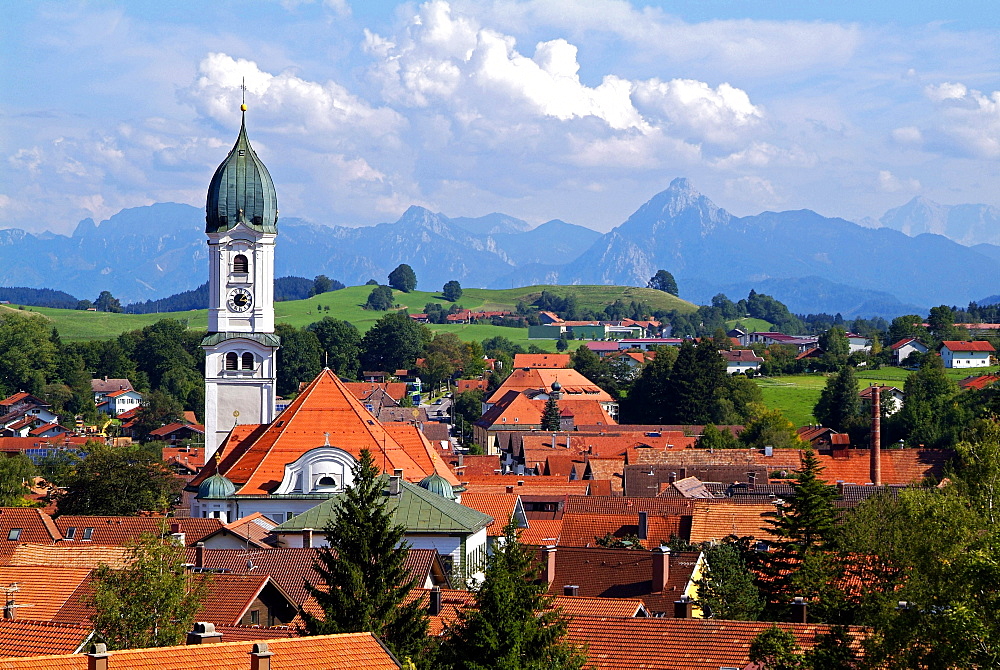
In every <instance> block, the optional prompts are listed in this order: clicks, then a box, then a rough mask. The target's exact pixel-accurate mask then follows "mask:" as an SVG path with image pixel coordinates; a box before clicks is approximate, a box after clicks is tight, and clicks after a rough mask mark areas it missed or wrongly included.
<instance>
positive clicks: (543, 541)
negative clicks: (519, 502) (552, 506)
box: [519, 518, 562, 547]
mask: <svg viewBox="0 0 1000 670" xmlns="http://www.w3.org/2000/svg"><path fill="white" fill-rule="evenodd" d="M561 534H562V518H559V519H528V527H527V528H522V529H521V535H520V536H519V539H520V540H521V544H530V545H533V546H539V547H547V546H548V545H550V544H551V545H556V544H559V536H560V535H561Z"/></svg>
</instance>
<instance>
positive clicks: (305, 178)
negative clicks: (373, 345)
mask: <svg viewBox="0 0 1000 670" xmlns="http://www.w3.org/2000/svg"><path fill="white" fill-rule="evenodd" d="M243 77H245V78H246V81H247V88H248V94H247V104H248V106H249V108H250V111H249V112H248V116H247V124H248V129H249V133H250V138H251V142H253V144H254V146H255V147H256V148H257V151H258V154H259V155H260V156H261V158H262V159H263V160H264V162H265V163H266V164H267V166H268V168H269V169H270V171H271V174H272V177H273V178H274V181H275V184H276V185H277V188H278V200H279V206H280V210H281V213H282V215H283V216H299V217H303V218H307V219H310V220H312V221H315V222H317V223H326V224H342V225H363V224H372V223H378V222H382V221H394V220H395V219H396V218H398V216H399V215H400V214H401V213H402V212H403V211H404V210H405V209H406V207H408V206H409V205H411V204H418V205H423V206H425V207H428V208H430V209H433V210H435V211H441V212H444V213H445V214H448V215H450V216H476V215H482V214H486V213H489V212H493V211H500V212H504V213H507V214H510V215H512V216H517V217H520V218H523V219H525V220H527V221H529V222H531V223H541V222H543V221H547V220H549V219H553V218H560V219H563V220H566V221H570V222H573V223H579V224H582V225H587V226H590V227H592V228H596V229H598V230H607V229H609V228H611V227H612V226H614V225H617V224H618V223H621V221H623V220H624V219H625V218H626V217H627V216H628V215H629V214H630V213H631V212H633V211H634V210H635V209H637V208H638V207H639V206H640V205H641V204H642V203H643V202H645V201H646V200H648V199H649V198H650V197H651V196H652V195H654V194H655V193H657V192H659V191H660V190H662V189H664V188H666V186H667V184H669V182H670V180H671V179H673V178H674V177H677V176H686V177H688V178H690V179H691V181H692V183H693V185H694V186H695V187H696V188H698V189H699V190H700V191H702V192H703V193H704V194H706V195H707V196H709V197H710V198H711V199H712V200H714V201H715V202H716V203H717V204H719V205H720V206H722V207H725V208H726V209H729V210H730V211H732V212H733V213H735V214H738V215H744V214H753V213H757V212H760V211H763V210H769V209H770V210H783V209H800V208H809V209H814V210H816V211H818V212H820V213H822V214H824V215H828V216H842V217H844V218H848V219H855V220H856V219H860V218H862V217H876V218H877V217H878V216H880V215H881V214H882V213H883V212H884V211H885V210H886V209H888V208H890V207H895V206H898V205H901V204H903V203H904V202H906V201H907V200H909V199H910V198H912V197H914V196H916V195H922V196H925V197H928V198H930V199H932V200H936V201H938V202H942V203H947V204H956V203H963V202H975V203H980V202H981V203H987V204H992V205H1000V195H998V193H1000V189H998V188H997V186H998V179H1000V169H998V167H1000V9H997V8H996V7H995V4H994V3H992V2H986V1H985V0H982V1H978V2H964V3H963V2H950V3H943V2H870V1H869V2H828V1H827V2H818V1H813V2H804V1H800V2H765V1H763V0H730V1H722V0H714V1H713V0H680V1H677V2H660V3H640V2H626V1H624V0H589V1H586V2H585V1H583V0H577V1H572V2H571V1H569V0H526V1H519V0H492V1H489V0H479V1H475V2H474V1H471V0H450V1H445V0H433V1H430V2H412V3H389V2H365V3H361V2H358V3H353V2H350V1H349V0H328V1H326V2H320V1H318V0H317V1H314V2H308V1H305V0H286V1H285V2H277V1H275V2H266V1H264V0H257V1H247V0H242V1H240V2H235V1H233V2H230V1H227V0H223V1H218V2H211V3H204V2H191V1H185V0H176V1H173V2H168V3H164V2H128V3H111V2H55V3H45V2H25V3H8V4H7V6H5V9H4V21H3V23H2V25H0V91H3V93H2V94H0V117H2V118H0V154H2V160H0V227H5V228H6V227H20V228H25V229H27V230H30V231H41V230H53V231H57V232H63V233H67V232H70V231H72V229H73V228H74V227H75V225H76V223H77V222H78V221H79V220H80V219H83V218H85V217H92V218H94V219H96V220H98V221H100V220H102V219H105V218H107V217H109V216H110V215H112V214H114V213H115V212H117V211H119V210H120V209H122V208H125V207H134V206H139V205H145V204H150V203H153V202H163V201H175V202H186V203H191V204H194V205H199V206H200V205H202V204H203V202H204V195H205V188H206V186H207V183H208V180H209V179H210V177H211V174H212V172H213V171H214V169H215V166H216V165H217V164H218V163H219V162H221V160H222V159H223V158H224V157H225V154H226V153H227V151H228V149H229V148H230V147H231V145H232V143H233V141H234V140H235V137H236V132H237V130H238V128H239V100H240V89H239V84H240V81H241V80H242V78H243Z"/></svg>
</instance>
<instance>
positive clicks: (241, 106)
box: [240, 77, 247, 112]
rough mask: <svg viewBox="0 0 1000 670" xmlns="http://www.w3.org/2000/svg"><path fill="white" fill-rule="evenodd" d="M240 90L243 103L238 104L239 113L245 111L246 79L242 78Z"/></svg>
mask: <svg viewBox="0 0 1000 670" xmlns="http://www.w3.org/2000/svg"><path fill="white" fill-rule="evenodd" d="M240 88H241V89H242V90H243V102H242V103H241V104H240V111H242V112H245V111H247V78H246V77H243V83H242V84H240Z"/></svg>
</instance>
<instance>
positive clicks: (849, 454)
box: [816, 449, 954, 484]
mask: <svg viewBox="0 0 1000 670" xmlns="http://www.w3.org/2000/svg"><path fill="white" fill-rule="evenodd" d="M953 455H954V454H953V452H951V451H947V450H934V449H882V483H883V484H913V483H916V482H919V481H920V480H922V479H924V478H925V477H929V476H934V477H938V478H940V477H941V476H942V475H943V474H944V466H945V464H947V463H948V461H950V460H951V458H952V456H953ZM816 458H817V459H819V462H820V464H821V465H822V466H823V468H824V470H823V472H822V474H821V475H820V477H822V478H823V479H824V480H826V482H827V483H829V484H835V483H836V482H838V481H842V482H847V483H853V484H866V483H868V482H870V481H871V469H870V463H871V458H870V454H869V451H868V450H867V449H845V450H843V452H842V453H840V454H838V455H837V456H836V457H834V456H831V455H829V454H817V455H816Z"/></svg>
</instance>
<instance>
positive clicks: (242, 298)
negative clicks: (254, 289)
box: [226, 288, 253, 312]
mask: <svg viewBox="0 0 1000 670" xmlns="http://www.w3.org/2000/svg"><path fill="white" fill-rule="evenodd" d="M226 304H228V305H229V309H230V310H231V311H233V312H245V311H247V310H248V309H250V308H251V307H253V294H252V293H250V291H248V290H246V289H245V288H234V289H233V290H232V291H230V292H229V300H227V301H226Z"/></svg>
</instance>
